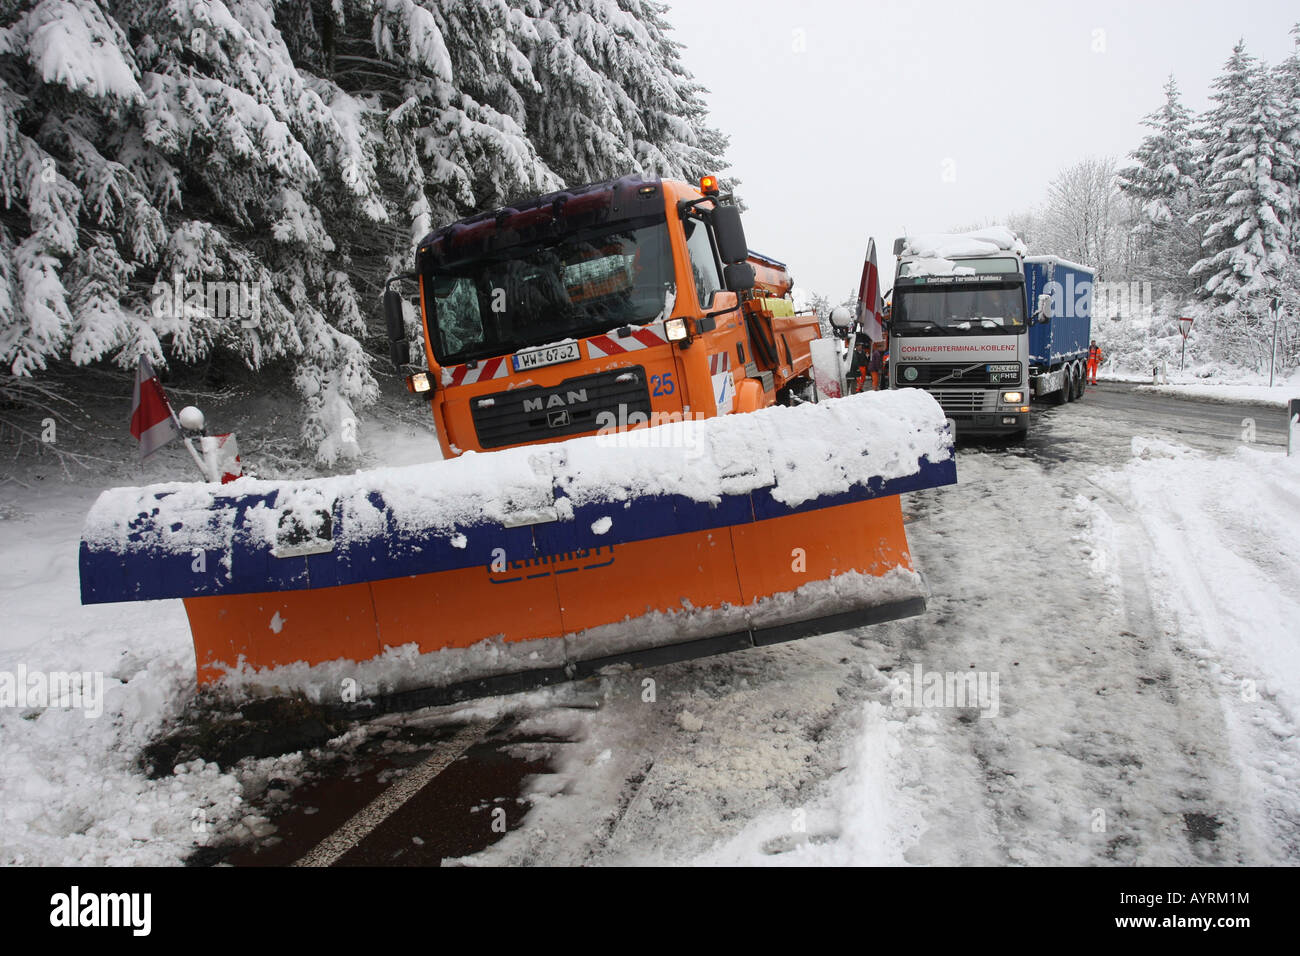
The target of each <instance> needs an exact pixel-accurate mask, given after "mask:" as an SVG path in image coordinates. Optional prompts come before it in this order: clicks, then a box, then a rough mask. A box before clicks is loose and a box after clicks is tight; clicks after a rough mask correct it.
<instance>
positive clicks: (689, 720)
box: [677, 710, 704, 734]
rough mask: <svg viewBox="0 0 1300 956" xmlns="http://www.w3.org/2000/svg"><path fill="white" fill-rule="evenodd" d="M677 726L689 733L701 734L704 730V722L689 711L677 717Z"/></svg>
mask: <svg viewBox="0 0 1300 956" xmlns="http://www.w3.org/2000/svg"><path fill="white" fill-rule="evenodd" d="M677 725H678V726H679V727H681V728H682V730H685V731H686V732H687V733H692V734H695V733H699V732H700V731H701V730H703V729H704V721H703V720H701V719H700V718H699V717H696V716H695V715H694V714H692V713H691V712H690V711H689V710H684V711H682V712H681V713H680V714H678V715H677Z"/></svg>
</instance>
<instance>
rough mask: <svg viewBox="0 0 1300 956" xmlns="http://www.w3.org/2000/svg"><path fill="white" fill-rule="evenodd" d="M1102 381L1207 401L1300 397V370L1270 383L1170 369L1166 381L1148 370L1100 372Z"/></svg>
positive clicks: (1274, 401)
mask: <svg viewBox="0 0 1300 956" xmlns="http://www.w3.org/2000/svg"><path fill="white" fill-rule="evenodd" d="M1097 377H1098V378H1099V379H1100V380H1101V381H1103V382H1126V383H1131V384H1135V385H1137V386H1138V387H1139V388H1140V389H1141V390H1143V391H1150V392H1152V393H1156V394H1161V395H1177V396H1180V397H1183V398H1198V399H1202V400H1205V401H1210V402H1234V403H1243V404H1249V405H1276V406H1279V407H1283V408H1284V407H1286V405H1287V403H1288V402H1289V401H1290V400H1291V399H1293V398H1300V373H1298V374H1295V375H1292V376H1291V377H1289V378H1283V377H1281V376H1279V377H1278V378H1277V379H1276V380H1275V382H1274V384H1273V385H1269V384H1268V376H1267V375H1258V374H1247V373H1244V372H1243V373H1239V374H1236V375H1225V374H1223V373H1222V372H1219V371H1217V370H1213V369H1211V370H1205V369H1202V370H1190V371H1186V372H1177V371H1170V372H1167V373H1166V375H1165V381H1163V382H1161V383H1160V384H1158V385H1157V384H1153V380H1152V375H1151V373H1150V372H1148V373H1146V374H1138V373H1134V372H1131V371H1102V372H1101V373H1100V374H1099V375H1098V376H1097Z"/></svg>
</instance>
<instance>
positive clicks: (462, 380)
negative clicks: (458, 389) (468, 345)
mask: <svg viewBox="0 0 1300 956" xmlns="http://www.w3.org/2000/svg"><path fill="white" fill-rule="evenodd" d="M509 374H510V361H509V359H508V358H507V357H505V356H503V357H500V358H492V359H485V360H484V361H482V362H479V363H478V365H477V366H475V367H474V368H470V367H469V366H468V365H453V366H451V368H444V369H443V370H442V384H443V385H473V384H474V383H475V382H483V381H487V380H488V379H491V378H505V377H506V376H507V375H509Z"/></svg>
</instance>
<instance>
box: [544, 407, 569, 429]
mask: <svg viewBox="0 0 1300 956" xmlns="http://www.w3.org/2000/svg"><path fill="white" fill-rule="evenodd" d="M546 424H547V426H548V427H550V428H563V427H564V426H566V425H568V424H569V410H568V409H567V408H562V409H560V410H559V411H556V412H547V413H546Z"/></svg>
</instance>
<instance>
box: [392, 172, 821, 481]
mask: <svg viewBox="0 0 1300 956" xmlns="http://www.w3.org/2000/svg"><path fill="white" fill-rule="evenodd" d="M533 244H536V248H534V247H533ZM401 278H406V279H412V280H416V281H418V282H419V301H420V317H421V320H422V326H423V339H424V358H425V361H426V362H427V368H428V371H427V372H419V373H416V374H415V375H413V376H411V377H409V378H408V380H407V383H408V387H409V388H410V389H411V390H412V391H415V392H417V393H418V394H421V395H423V396H425V397H426V398H428V400H429V402H430V406H431V409H432V411H433V418H434V423H435V425H436V426H437V432H438V440H439V442H440V443H441V445H442V452H443V455H444V456H445V457H447V458H451V457H454V456H456V455H459V454H461V453H462V452H464V451H494V450H496V449H500V448H509V447H511V446H514V445H525V444H535V443H538V442H551V441H560V440H562V439H565V438H569V437H572V436H575V435H586V434H593V433H598V432H603V433H608V432H609V431H611V430H612V429H617V430H620V431H623V430H626V429H628V428H635V427H638V426H644V425H653V424H659V423H663V422H667V421H680V420H681V419H682V418H684V417H686V418H690V417H694V418H712V417H713V416H714V415H725V414H730V413H732V412H752V411H755V410H756V409H759V408H765V407H767V406H770V405H773V404H777V403H781V404H792V403H794V402H798V401H810V400H812V397H813V389H812V380H811V376H812V359H811V356H810V353H809V342H811V341H812V340H814V339H816V338H819V337H820V335H821V332H820V327H819V323H818V319H817V316H816V315H815V314H812V313H804V314H796V313H795V310H794V307H793V304H792V302H791V301H790V299H788V298H786V295H787V293H789V291H790V290H791V288H792V287H793V285H794V282H793V280H792V279H791V277H790V274H789V272H788V271H787V269H786V267H785V264H784V263H781V262H777V261H776V260H774V259H769V258H767V257H766V256H762V255H759V254H757V253H753V252H750V251H749V250H748V249H747V248H746V243H745V237H744V232H743V230H742V227H741V223H740V214H739V211H738V210H737V208H736V207H735V206H733V205H726V204H723V203H722V202H721V201H720V198H719V190H718V184H717V180H716V179H715V178H714V177H711V176H708V177H705V178H704V179H703V181H702V182H701V184H700V187H699V188H696V187H694V186H691V185H688V184H686V183H682V182H673V181H669V180H642V179H639V178H627V179H622V180H618V181H617V182H613V183H604V184H600V185H596V186H590V187H587V188H585V189H579V190H574V191H572V192H564V193H559V194H557V195H554V196H544V197H541V198H539V199H535V200H533V201H531V202H529V203H526V204H521V205H520V206H519V207H518V208H511V209H505V210H499V211H493V212H489V213H484V214H482V215H479V216H475V217H474V218H472V219H467V220H465V221H463V222H459V223H456V224H455V225H453V226H450V227H448V228H445V229H442V230H439V231H438V232H436V233H434V234H433V235H431V236H429V237H428V238H426V239H425V240H424V241H423V242H421V243H420V245H419V247H418V249H417V252H416V269H415V271H414V272H413V273H408V274H407V275H406V276H404V277H398V279H401ZM386 306H387V312H388V322H389V334H390V344H391V346H392V349H393V361H394V362H395V363H396V364H398V365H399V366H400V365H403V364H405V363H406V350H407V347H408V346H407V342H406V333H405V320H404V317H403V315H402V312H401V299H400V297H399V296H398V294H397V293H396V292H395V291H394V292H391V293H390V294H389V296H388V298H387V302H386Z"/></svg>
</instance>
